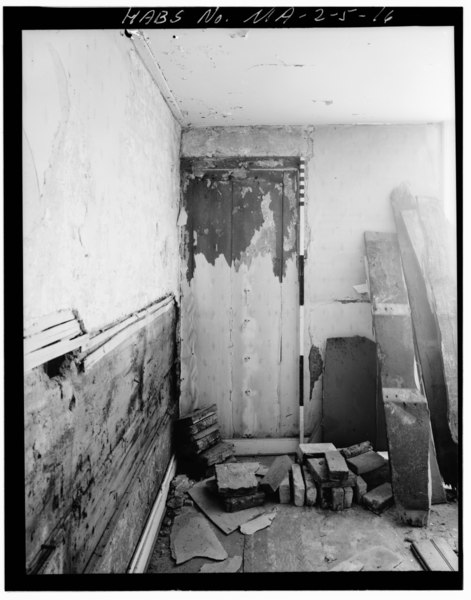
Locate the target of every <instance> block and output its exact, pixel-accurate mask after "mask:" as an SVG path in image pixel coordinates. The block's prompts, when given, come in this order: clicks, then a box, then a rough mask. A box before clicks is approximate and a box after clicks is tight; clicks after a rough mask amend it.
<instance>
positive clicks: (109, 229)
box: [23, 31, 180, 329]
mask: <svg viewBox="0 0 471 600" xmlns="http://www.w3.org/2000/svg"><path fill="white" fill-rule="evenodd" d="M23 148H24V150H23V185H24V190H23V211H24V294H25V296H24V304H25V306H24V309H25V319H29V318H33V317H38V316H41V315H44V314H48V313H51V312H54V311H56V310H59V309H63V308H74V309H77V310H78V311H79V313H80V315H81V317H82V318H83V320H84V323H85V326H86V327H87V328H88V329H94V328H97V327H101V326H103V325H106V324H107V323H109V322H111V321H114V320H116V319H118V318H120V317H123V316H125V315H127V314H128V313H130V312H132V311H134V310H137V309H139V308H141V307H142V306H144V305H146V304H148V303H150V302H152V301H154V300H155V299H157V298H158V297H160V296H162V295H163V294H165V293H167V292H174V293H176V292H177V290H178V270H179V249H178V232H177V225H176V222H177V215H178V205H179V150H180V126H179V125H178V123H176V121H175V120H174V118H173V116H172V114H171V113H170V111H169V109H168V107H167V105H166V104H165V102H164V100H163V99H162V97H161V95H160V92H159V91H158V88H157V87H156V85H155V84H154V82H153V81H152V79H151V77H150V75H149V73H148V72H147V70H146V69H145V68H144V66H143V65H142V63H141V62H140V59H139V58H138V57H137V56H136V53H135V51H134V49H133V47H132V44H131V42H130V40H128V39H127V38H126V37H124V36H122V35H121V34H120V32H119V31H27V32H23Z"/></svg>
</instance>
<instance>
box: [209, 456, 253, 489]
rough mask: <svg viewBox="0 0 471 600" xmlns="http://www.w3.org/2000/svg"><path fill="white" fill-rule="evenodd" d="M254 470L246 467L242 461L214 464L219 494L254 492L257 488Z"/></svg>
mask: <svg viewBox="0 0 471 600" xmlns="http://www.w3.org/2000/svg"><path fill="white" fill-rule="evenodd" d="M256 468H258V466H257V467H256ZM255 470H256V469H250V468H247V467H246V466H245V464H244V463H229V464H219V465H216V483H217V487H218V492H219V494H220V495H221V496H248V495H250V494H254V493H255V492H256V491H257V488H258V481H257V478H256V477H255Z"/></svg>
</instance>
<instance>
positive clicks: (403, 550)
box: [147, 502, 458, 574]
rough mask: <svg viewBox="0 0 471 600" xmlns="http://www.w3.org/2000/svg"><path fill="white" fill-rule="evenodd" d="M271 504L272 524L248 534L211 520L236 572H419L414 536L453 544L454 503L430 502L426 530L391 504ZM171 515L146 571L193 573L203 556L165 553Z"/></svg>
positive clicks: (455, 544) (455, 540)
mask: <svg viewBox="0 0 471 600" xmlns="http://www.w3.org/2000/svg"><path fill="white" fill-rule="evenodd" d="M275 506H276V509H277V515H276V517H275V519H274V521H273V522H272V524H271V525H270V526H269V527H268V528H266V529H263V530H260V531H258V532H256V533H255V534H253V535H245V536H244V535H243V534H242V533H240V532H239V531H235V532H233V533H231V534H230V535H225V534H224V533H223V532H222V531H220V530H219V529H218V528H217V527H216V526H215V525H213V524H212V523H210V526H211V528H212V529H213V531H214V532H215V534H216V536H217V537H218V539H219V540H220V542H221V543H222V545H223V546H224V547H225V549H226V551H227V554H228V556H229V557H232V556H242V559H243V560H242V566H241V568H240V572H245V573H273V572H306V571H307V572H311V571H312V572H321V571H330V570H331V569H335V570H338V569H339V568H340V569H341V568H342V567H345V566H346V564H347V563H345V562H344V561H349V562H350V561H355V562H356V561H359V562H361V564H362V565H364V567H363V570H364V571H421V570H422V567H421V566H420V564H419V562H418V561H417V560H416V558H415V557H414V555H413V554H412V551H411V549H410V546H411V543H412V542H413V541H416V540H421V539H427V538H429V539H430V538H432V537H443V538H445V539H446V540H447V542H448V543H449V544H450V546H451V547H452V548H453V549H457V548H458V505H457V503H456V502H452V503H449V504H438V505H434V506H433V507H432V509H431V511H430V519H429V525H428V527H426V528H412V527H408V526H406V525H403V524H402V523H400V522H399V521H398V519H397V517H396V512H395V508H394V507H392V508H390V509H389V510H387V511H386V512H384V513H383V514H382V515H381V516H378V515H375V514H374V513H372V512H370V511H368V510H366V509H364V508H362V507H361V506H358V505H353V507H352V508H350V509H347V510H344V511H342V512H334V511H331V510H323V509H321V508H318V507H296V506H294V505H286V504H273V503H266V505H265V507H266V510H267V511H268V510H270V509H272V508H273V507H275ZM170 531H171V524H170V519H168V520H167V527H164V529H163V531H162V532H161V534H160V535H159V537H158V539H157V541H156V544H155V546H154V551H153V554H152V557H151V560H150V564H149V567H148V571H147V572H148V573H173V574H178V573H198V572H199V570H200V568H201V567H202V565H204V564H205V563H213V564H214V562H215V561H211V560H210V559H207V558H193V559H191V560H189V561H187V562H185V563H183V564H181V565H179V566H177V565H176V564H175V561H174V560H173V559H172V557H171V553H170V535H169V533H170Z"/></svg>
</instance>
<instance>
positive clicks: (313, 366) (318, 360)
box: [309, 346, 324, 397]
mask: <svg viewBox="0 0 471 600" xmlns="http://www.w3.org/2000/svg"><path fill="white" fill-rule="evenodd" d="M323 368H324V362H323V360H322V355H321V353H320V350H319V348H318V347H317V346H311V350H310V351H309V379H310V385H309V388H310V393H309V397H311V396H312V390H313V389H314V384H315V383H316V381H318V379H319V378H320V377H321V375H322V370H323Z"/></svg>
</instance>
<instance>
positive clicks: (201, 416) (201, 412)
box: [177, 404, 217, 429]
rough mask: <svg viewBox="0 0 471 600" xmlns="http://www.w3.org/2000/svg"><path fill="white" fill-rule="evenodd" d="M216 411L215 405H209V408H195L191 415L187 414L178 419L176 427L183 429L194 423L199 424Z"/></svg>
mask: <svg viewBox="0 0 471 600" xmlns="http://www.w3.org/2000/svg"><path fill="white" fill-rule="evenodd" d="M216 411H217V406H216V404H211V406H205V407H202V408H197V409H196V410H194V411H192V412H191V413H189V414H187V415H185V416H183V417H180V418H179V419H178V421H177V427H178V428H179V429H180V428H182V427H183V428H184V427H187V426H191V425H195V424H196V423H200V422H201V421H204V420H205V419H207V418H208V417H210V416H212V415H214V414H216Z"/></svg>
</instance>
